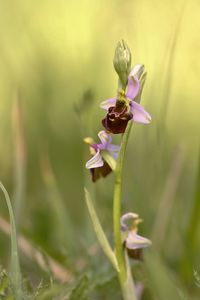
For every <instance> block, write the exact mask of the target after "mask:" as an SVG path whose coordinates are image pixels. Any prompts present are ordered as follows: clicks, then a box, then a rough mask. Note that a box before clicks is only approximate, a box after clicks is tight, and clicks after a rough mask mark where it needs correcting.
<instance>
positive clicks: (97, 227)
mask: <svg viewBox="0 0 200 300" xmlns="http://www.w3.org/2000/svg"><path fill="white" fill-rule="evenodd" d="M84 190H85V200H86V204H87V207H88V211H89V214H90V217H91V220H92V223H93V226H94V231H95V233H96V236H97V239H98V241H99V243H100V245H101V247H102V249H103V251H104V253H105V255H106V256H107V257H108V259H109V260H110V262H111V263H112V265H113V267H114V268H115V269H116V270H117V271H119V268H118V263H117V259H116V256H115V254H114V252H113V250H112V248H111V246H110V244H109V242H108V239H107V237H106V235H105V233H104V231H103V229H102V227H101V224H100V221H99V218H98V216H97V214H96V211H95V208H94V206H93V203H92V200H91V198H90V194H89V192H88V190H87V189H86V188H85V189H84Z"/></svg>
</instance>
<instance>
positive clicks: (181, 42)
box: [0, 0, 200, 299]
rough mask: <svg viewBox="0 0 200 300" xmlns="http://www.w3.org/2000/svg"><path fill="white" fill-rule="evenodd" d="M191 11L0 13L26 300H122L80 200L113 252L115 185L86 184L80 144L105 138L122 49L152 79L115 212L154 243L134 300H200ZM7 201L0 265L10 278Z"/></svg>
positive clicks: (107, 7)
mask: <svg viewBox="0 0 200 300" xmlns="http://www.w3.org/2000/svg"><path fill="white" fill-rule="evenodd" d="M199 13H200V2H199V1H198V0H191V1H183V0H176V1H172V0H169V1H158V0H151V1H145V0H140V1H130V0H128V1H120V0H115V1H114V0H111V1H105V0H102V1H100V0H95V1H92V0H79V1H74V2H72V1H66V0H65V1H64V0H63V1H61V0H59V1H53V0H48V1H47V0H43V1H37V0H35V1H25V0H15V1H11V0H7V1H0V120H1V121H0V124H1V125H0V140H1V147H0V166H1V168H0V180H1V181H2V182H3V183H4V185H5V186H6V188H7V190H8V193H9V194H10V196H11V200H12V205H13V209H14V213H15V220H16V224H17V229H18V236H19V238H21V239H20V241H21V242H20V245H19V248H20V262H21V269H22V274H23V278H24V281H25V283H26V287H27V286H28V287H27V291H28V292H27V293H29V292H30V293H32V292H33V291H34V290H35V289H37V287H38V286H39V285H40V284H41V282H42V288H41V289H48V288H49V287H51V288H52V286H53V287H56V288H58V290H59V288H61V289H62V288H63V286H65V287H67V286H68V287H71V286H73V285H75V282H76V281H78V282H79V284H83V283H84V284H85V285H86V286H87V289H88V290H89V293H90V295H91V296H90V299H121V298H120V293H119V287H118V283H117V281H116V278H115V274H114V272H113V270H112V267H110V265H109V262H107V260H106V258H105V257H104V255H103V253H102V251H101V249H100V247H99V245H98V243H97V240H96V237H95V235H94V232H93V228H92V225H91V221H90V219H89V215H88V213H87V210H86V206H85V200H84V194H83V187H84V185H86V186H87V187H88V188H89V189H90V191H91V192H92V195H93V201H94V203H95V207H96V209H97V212H98V215H99V217H100V220H101V222H102V224H103V227H104V229H105V231H106V232H107V234H108V236H109V238H110V240H111V242H112V191H113V174H111V175H109V177H108V178H106V179H101V180H99V181H98V182H97V183H96V184H95V185H94V184H92V183H91V178H90V174H89V172H88V171H87V170H85V167H84V165H85V162H86V161H87V160H88V159H89V157H90V155H89V151H88V146H87V145H85V144H84V143H83V138H84V137H86V136H91V137H93V138H94V139H96V140H97V137H96V136H97V133H98V132H99V131H100V130H101V129H102V126H101V119H102V118H103V117H104V114H105V112H104V111H102V110H101V109H99V104H100V102H101V101H103V100H105V99H107V98H110V97H112V96H114V95H115V94H116V90H117V75H116V73H115V72H114V68H113V65H112V59H113V55H114V50H115V47H116V44H117V42H118V40H120V39H121V38H123V39H124V40H125V41H126V42H127V43H128V45H129V47H130V49H131V51H132V61H133V65H134V64H136V63H142V64H144V65H145V68H146V70H147V72H148V78H147V81H146V84H145V88H144V92H143V97H142V102H141V104H142V105H143V106H144V107H145V109H146V110H147V111H148V112H149V113H150V114H151V116H152V119H153V121H152V123H151V124H150V125H148V126H143V125H138V124H135V125H134V127H133V130H132V133H131V138H130V140H129V145H128V149H127V157H126V163H125V168H124V182H123V212H127V211H134V212H136V213H138V214H139V215H140V217H141V218H142V219H143V220H144V222H143V223H142V224H141V225H140V230H141V231H140V233H141V234H143V235H144V236H146V237H149V238H151V239H152V242H153V246H152V250H151V251H152V253H151V252H150V250H149V253H148V255H149V257H147V258H146V259H145V263H140V262H133V268H135V270H136V271H135V273H134V274H135V276H136V281H142V282H143V283H145V289H144V292H143V296H142V297H143V298H142V299H169V298H163V297H168V296H169V295H171V294H168V292H169V290H170V287H171V284H172V285H173V287H175V289H176V290H177V291H178V293H179V295H180V299H199V295H200V290H199V286H200V275H198V274H200V257H199V253H200V234H199V230H200V222H199V219H200V163H199V131H200V119H199V111H200V103H199V95H200V84H199V76H200V60H199V52H200V39H199V32H200V18H199ZM114 139H115V142H116V143H117V142H119V141H120V138H119V137H118V136H117V137H115V138H114ZM97 141H98V140H97ZM94 195H95V197H94ZM1 198H2V199H1V205H0V209H1V212H0V243H1V248H0V264H1V265H2V268H6V269H9V261H10V254H9V249H10V238H9V232H8V230H9V225H8V221H9V217H8V213H7V208H6V205H5V204H4V200H3V194H2V196H1ZM147 252H148V250H147ZM56 268H57V269H56ZM83 273H86V274H87V276H88V277H87V279H86V278H85V277H84V278H82V274H83ZM52 282H53V283H52ZM61 282H65V284H64V285H63V284H61ZM84 284H83V285H84ZM44 286H45V288H44ZM163 291H165V296H163ZM84 293H85V292H84ZM84 293H82V294H84ZM169 293H170V292H169ZM35 295H36V294H35ZM49 295H50V294H49ZM57 295H61V291H60V290H59V292H57ZM35 297H36V298H34V299H39V298H37V295H36V296H35ZM55 297H56V296H55ZM60 297H61V298H59V297H58V298H53V296H52V295H51V296H47V298H45V296H44V298H41V299H67V298H64V296H60ZM62 297H63V298H62ZM84 297H85V296H84ZM2 299H4V298H2ZM79 299H82V298H79ZM84 299H87V298H84ZM173 299H175V298H173Z"/></svg>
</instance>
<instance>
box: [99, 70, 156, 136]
mask: <svg viewBox="0 0 200 300" xmlns="http://www.w3.org/2000/svg"><path fill="white" fill-rule="evenodd" d="M143 71H144V66H143V65H135V67H134V68H133V69H132V71H131V72H130V74H129V76H128V84H127V90H126V92H124V91H122V92H121V94H120V93H119V95H118V96H117V97H114V98H110V99H108V100H105V101H103V102H102V103H101V104H100V107H101V108H103V109H105V110H107V116H106V117H105V118H104V119H103V120H102V124H103V126H104V127H105V129H106V130H107V131H109V132H112V133H123V132H124V131H125V129H126V125H127V123H128V121H129V120H131V119H132V120H133V121H134V122H136V123H142V124H149V123H150V122H151V116H150V114H149V113H148V112H147V111H145V109H144V108H143V106H142V105H140V104H139V103H137V102H136V101H134V99H135V98H136V96H137V95H138V93H139V92H140V77H141V75H142V73H143Z"/></svg>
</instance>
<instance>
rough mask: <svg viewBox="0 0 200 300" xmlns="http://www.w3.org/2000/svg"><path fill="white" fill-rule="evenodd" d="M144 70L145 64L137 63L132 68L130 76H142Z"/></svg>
mask: <svg viewBox="0 0 200 300" xmlns="http://www.w3.org/2000/svg"><path fill="white" fill-rule="evenodd" d="M143 72H144V65H139V64H138V65H135V66H134V67H133V69H132V70H131V72H130V74H129V76H133V77H136V78H140V77H141V75H142V73H143Z"/></svg>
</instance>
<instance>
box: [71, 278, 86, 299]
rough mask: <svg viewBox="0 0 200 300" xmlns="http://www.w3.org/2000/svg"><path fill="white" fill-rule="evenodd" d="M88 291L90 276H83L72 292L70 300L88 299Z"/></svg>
mask: <svg viewBox="0 0 200 300" xmlns="http://www.w3.org/2000/svg"><path fill="white" fill-rule="evenodd" d="M87 292H88V278H87V276H83V277H82V278H81V279H80V280H79V282H78V283H77V285H76V286H75V287H74V289H73V290H72V292H71V295H70V297H69V300H86V299H88V298H87Z"/></svg>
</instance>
